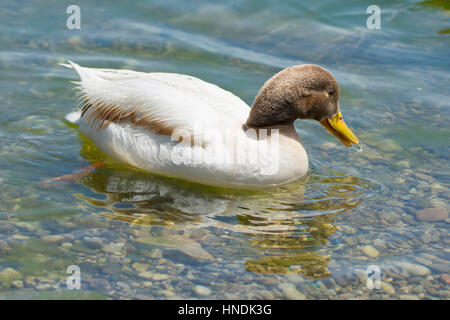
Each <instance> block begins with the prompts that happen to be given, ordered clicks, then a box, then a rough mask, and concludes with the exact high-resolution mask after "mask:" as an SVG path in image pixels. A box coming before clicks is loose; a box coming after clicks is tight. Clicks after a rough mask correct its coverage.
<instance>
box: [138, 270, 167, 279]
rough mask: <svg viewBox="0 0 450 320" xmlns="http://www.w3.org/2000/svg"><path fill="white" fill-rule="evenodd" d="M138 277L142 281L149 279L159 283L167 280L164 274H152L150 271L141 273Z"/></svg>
mask: <svg viewBox="0 0 450 320" xmlns="http://www.w3.org/2000/svg"><path fill="white" fill-rule="evenodd" d="M138 276H139V277H141V278H144V279H151V280H154V281H161V280H165V279H167V278H169V276H168V275H166V274H160V273H154V272H151V271H145V272H141V273H139V274H138Z"/></svg>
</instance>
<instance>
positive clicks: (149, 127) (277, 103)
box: [63, 60, 359, 189]
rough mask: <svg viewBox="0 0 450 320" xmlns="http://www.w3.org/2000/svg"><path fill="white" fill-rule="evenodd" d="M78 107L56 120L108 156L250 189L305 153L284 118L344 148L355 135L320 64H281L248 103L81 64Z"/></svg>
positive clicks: (290, 172)
mask: <svg viewBox="0 0 450 320" xmlns="http://www.w3.org/2000/svg"><path fill="white" fill-rule="evenodd" d="M63 65H64V66H65V67H68V68H71V69H73V70H75V71H76V72H77V74H78V76H79V79H80V80H79V81H75V82H74V83H75V84H76V87H75V89H76V90H77V94H76V97H77V99H78V102H79V104H78V107H77V108H76V109H75V111H73V112H71V113H69V114H67V115H66V119H67V120H68V121H69V122H71V123H73V124H75V125H76V126H78V130H79V131H80V132H81V133H82V134H83V135H84V136H86V137H87V138H89V139H90V140H91V141H92V142H93V143H94V144H95V145H96V147H97V148H98V149H99V150H100V151H102V152H103V153H104V154H105V155H106V156H107V159H108V161H112V162H118V163H121V164H123V165H126V166H128V167H132V168H134V169H137V170H141V171H144V172H149V173H151V174H156V175H161V176H166V177H171V178H176V179H183V180H187V181H190V182H194V183H199V184H203V185H208V186H213V187H221V188H237V189H253V188H262V187H271V186H279V185H284V184H288V183H291V182H293V181H296V180H298V179H300V178H302V177H303V176H305V175H306V174H307V172H308V168H309V160H308V155H307V153H306V151H305V148H304V147H303V144H302V141H301V140H300V138H299V136H298V134H297V131H296V130H295V127H294V122H295V121H297V120H299V119H300V120H315V121H318V122H319V123H320V124H321V125H322V126H324V127H325V128H326V130H328V131H329V132H330V133H331V134H333V135H334V136H335V137H337V138H338V139H339V141H340V142H341V143H342V144H344V145H345V146H347V147H351V146H352V144H354V145H358V144H359V142H358V139H357V138H356V136H355V135H354V133H353V132H352V131H351V130H350V129H349V128H348V127H347V125H346V124H345V122H344V120H343V118H342V113H341V110H340V107H339V93H340V90H339V85H338V83H337V81H336V79H335V78H334V77H333V75H332V74H331V73H330V72H329V71H328V70H326V69H325V68H323V67H321V66H318V65H314V64H303V65H297V66H291V67H288V68H285V69H283V70H281V71H279V72H278V73H276V74H275V75H273V76H272V77H271V78H270V79H269V80H267V81H266V82H265V83H264V85H263V86H262V88H261V89H260V90H259V92H258V94H257V95H256V98H255V99H254V102H253V104H252V105H251V107H250V106H249V105H247V104H246V103H245V102H244V101H243V100H242V99H240V98H239V97H237V96H236V95H234V94H233V93H231V92H229V91H227V90H225V89H222V88H221V87H219V86H217V85H215V84H212V83H209V82H206V81H203V80H201V79H199V78H196V77H193V76H190V75H184V74H177V73H163V72H150V73H146V72H138V71H131V70H123V69H98V68H88V67H82V66H80V65H78V64H76V63H74V62H72V61H70V60H69V61H68V63H67V64H63Z"/></svg>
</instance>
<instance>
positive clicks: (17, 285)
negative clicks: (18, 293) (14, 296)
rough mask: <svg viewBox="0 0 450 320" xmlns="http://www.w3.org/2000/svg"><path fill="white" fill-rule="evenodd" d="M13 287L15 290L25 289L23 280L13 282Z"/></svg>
mask: <svg viewBox="0 0 450 320" xmlns="http://www.w3.org/2000/svg"><path fill="white" fill-rule="evenodd" d="M11 285H12V286H13V287H14V288H17V289H22V288H23V281H22V280H13V281H12V282H11Z"/></svg>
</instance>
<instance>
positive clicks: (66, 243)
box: [61, 242, 73, 249]
mask: <svg viewBox="0 0 450 320" xmlns="http://www.w3.org/2000/svg"><path fill="white" fill-rule="evenodd" d="M61 246H62V247H64V248H68V249H69V248H72V247H73V244H71V243H70V242H63V243H62V244H61Z"/></svg>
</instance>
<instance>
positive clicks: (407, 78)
mask: <svg viewBox="0 0 450 320" xmlns="http://www.w3.org/2000/svg"><path fill="white" fill-rule="evenodd" d="M369 4H370V3H366V2H363V1H314V2H308V4H306V3H303V4H299V3H298V2H297V1H283V2H281V3H278V2H275V1H273V2H270V1H231V2H229V3H227V4H219V3H216V4H214V3H213V2H208V1H192V2H186V1H172V2H170V3H168V2H166V1H153V2H147V1H134V2H127V3H126V4H125V3H123V4H118V3H114V4H112V3H110V2H108V1H81V2H80V3H79V5H80V8H81V30H68V29H67V27H66V19H67V17H68V15H67V14H66V7H67V5H68V4H66V3H61V2H60V1H33V2H32V3H29V2H22V1H2V3H1V4H0V8H1V9H0V27H1V30H2V32H1V34H0V44H1V46H0V83H1V85H0V112H1V117H0V190H1V192H0V298H36V299H42V298H92V299H102V298H105V299H109V298H113V299H177V298H189V299H190V298H193V299H201V298H209V299H234V298H238V299H290V298H299V299H303V298H306V299H350V298H353V299H392V298H394V299H399V298H400V299H448V298H449V294H450V288H449V285H448V283H449V277H450V276H449V274H450V267H449V265H450V264H449V261H450V248H449V244H450V239H449V237H448V224H449V222H450V220H449V218H448V209H449V205H448V200H449V198H450V191H449V180H450V179H449V164H448V163H449V158H450V150H449V138H450V129H449V126H448V123H449V121H450V116H449V100H448V97H449V88H450V81H449V71H450V60H449V58H448V57H449V56H450V50H449V49H450V39H449V28H450V26H449V16H450V8H449V5H448V2H447V1H444V0H443V1H378V3H377V4H378V5H379V6H380V7H381V10H382V13H381V26H382V29H381V30H369V29H367V27H366V19H367V17H368V16H369V15H368V14H366V8H367V6H368V5H369ZM66 59H70V60H73V61H75V62H77V63H79V64H81V65H85V66H91V67H106V68H121V69H132V70H139V71H148V72H152V71H162V72H176V73H184V74H190V75H194V76H196V77H199V78H202V79H204V80H206V81H209V82H212V83H215V84H218V85H220V86H221V87H223V88H225V89H227V90H229V91H231V92H233V93H235V94H236V95H238V96H240V97H241V98H242V99H243V100H244V101H246V102H247V103H248V104H251V103H252V101H253V98H254V96H255V95H256V93H257V91H258V89H259V88H260V87H261V86H262V84H263V83H264V82H265V81H266V80H267V79H268V78H269V77H271V76H272V75H273V74H274V73H276V72H278V71H279V70H281V69H282V68H285V67H287V66H290V65H297V64H302V63H315V64H319V65H322V66H324V67H326V68H327V69H329V70H330V71H331V72H332V73H333V74H334V76H335V77H336V79H337V80H338V82H339V84H340V87H341V98H340V106H341V110H342V112H343V115H344V117H345V119H346V122H347V124H349V126H350V127H351V128H352V129H353V131H354V132H355V134H356V135H357V136H358V138H359V139H360V141H361V142H362V144H363V148H364V151H363V152H361V153H358V152H355V151H354V150H348V149H347V148H345V147H344V146H342V145H338V143H339V142H338V141H337V140H336V139H335V138H334V137H333V136H331V135H330V134H329V133H327V132H326V130H324V129H323V128H322V127H321V126H320V125H319V124H317V123H314V122H311V121H299V122H298V123H297V124H296V126H297V129H298V133H299V135H300V137H301V138H302V141H303V142H304V144H305V148H306V149H307V152H308V154H309V158H310V171H309V173H308V175H307V176H306V177H305V178H303V179H302V180H301V181H298V182H295V183H292V184H289V185H286V186H282V187H277V188H273V189H270V190H263V191H254V192H253V191H246V192H242V191H239V192H236V191H233V190H221V189H215V188H210V187H206V186H200V185H196V184H191V183H188V182H185V181H180V180H175V179H168V178H162V177H157V176H154V175H151V174H142V173H141V172H138V171H135V170H133V169H131V168H124V167H115V166H106V167H102V168H100V169H98V170H96V171H95V172H92V173H90V174H88V175H86V176H84V177H82V178H80V179H79V181H77V182H76V183H73V184H65V185H56V186H42V184H40V181H42V180H44V179H49V178H53V177H57V176H61V175H65V174H69V173H72V172H74V171H77V170H79V169H80V168H82V167H85V166H87V165H89V164H90V163H92V162H94V161H96V160H99V159H104V156H103V155H102V154H101V153H100V152H99V151H98V150H97V149H96V148H95V147H94V146H93V145H92V144H91V143H90V142H89V141H88V140H87V139H86V138H84V137H82V136H81V135H80V134H79V133H78V131H77V129H76V128H74V127H72V126H70V125H69V124H68V123H67V122H66V121H65V120H64V116H65V115H66V114H67V113H68V112H70V111H71V110H72V109H73V108H74V106H75V100H74V98H73V94H74V91H73V85H72V84H71V83H70V81H73V80H76V75H75V74H74V73H73V71H71V70H68V69H65V68H63V67H60V66H59V63H61V62H64V61H65V60H66ZM430 208H438V209H434V211H433V210H430ZM423 209H425V211H420V210H423ZM436 210H437V211H436ZM436 212H438V213H436ZM70 265H76V266H79V268H80V271H81V288H80V289H79V290H69V289H68V288H67V286H66V280H67V277H68V276H69V274H67V272H66V270H67V267H68V266H70ZM370 265H376V266H378V267H379V268H380V270H381V288H380V289H369V288H367V286H366V279H367V272H366V270H367V268H368V266H370ZM204 287H206V289H205V288H204Z"/></svg>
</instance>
